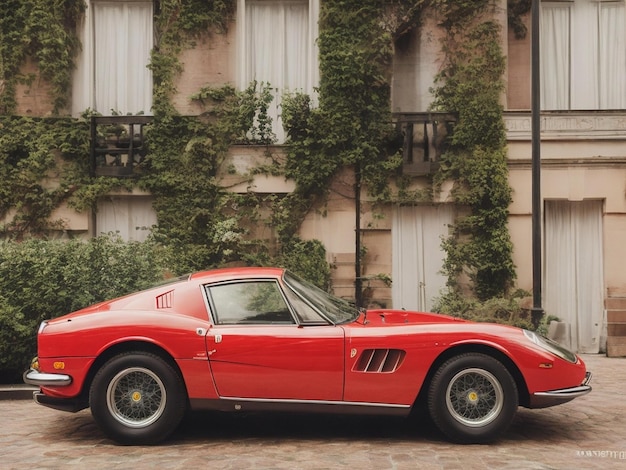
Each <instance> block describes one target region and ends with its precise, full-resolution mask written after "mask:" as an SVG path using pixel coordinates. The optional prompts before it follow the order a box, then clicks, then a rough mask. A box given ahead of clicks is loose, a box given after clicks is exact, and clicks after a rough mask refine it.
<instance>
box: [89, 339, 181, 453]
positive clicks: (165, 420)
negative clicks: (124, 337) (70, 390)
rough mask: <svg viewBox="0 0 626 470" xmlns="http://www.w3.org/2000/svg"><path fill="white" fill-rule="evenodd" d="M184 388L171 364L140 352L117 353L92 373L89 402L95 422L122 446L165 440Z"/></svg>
mask: <svg viewBox="0 0 626 470" xmlns="http://www.w3.org/2000/svg"><path fill="white" fill-rule="evenodd" d="M187 404H188V402H187V391H186V389H185V384H184V382H183V380H182V377H181V376H180V374H179V372H178V371H177V370H176V369H175V366H174V365H173V364H172V363H171V362H168V361H167V360H166V359H164V358H163V357H160V356H157V355H155V354H151V353H149V352H144V351H129V352H124V353H120V354H118V355H117V356H114V357H112V358H111V359H109V360H108V361H107V362H106V363H104V365H102V367H100V369H99V370H98V372H97V373H96V375H95V376H94V379H93V382H92V384H91V387H90V392H89V407H90V408H91V414H92V415H93V417H94V419H95V420H96V423H97V424H98V426H99V427H100V428H101V429H102V430H103V431H104V432H105V434H107V435H108V436H109V437H110V438H112V439H114V440H115V441H117V442H119V443H121V444H125V445H151V444H155V443H157V442H160V441H162V440H164V439H166V438H167V437H168V436H169V435H170V434H171V433H172V432H173V431H174V430H175V429H176V427H177V426H178V425H179V424H180V422H181V420H182V418H183V416H184V414H185V410H186V409H187Z"/></svg>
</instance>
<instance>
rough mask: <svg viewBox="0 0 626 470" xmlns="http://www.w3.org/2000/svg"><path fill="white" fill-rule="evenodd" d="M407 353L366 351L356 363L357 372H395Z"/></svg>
mask: <svg viewBox="0 0 626 470" xmlns="http://www.w3.org/2000/svg"><path fill="white" fill-rule="evenodd" d="M405 355H406V352H405V351H403V350H402V349H365V350H364V351H363V352H362V353H361V357H359V360H358V361H357V362H356V364H355V366H354V370H355V371H356V372H394V371H395V370H396V369H397V368H398V367H400V364H402V361H403V360H404V356H405Z"/></svg>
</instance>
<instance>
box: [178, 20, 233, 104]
mask: <svg viewBox="0 0 626 470" xmlns="http://www.w3.org/2000/svg"><path fill="white" fill-rule="evenodd" d="M236 57H237V54H236V28H235V25H231V27H230V28H229V29H228V31H227V32H226V33H224V34H221V33H220V34H218V33H212V34H207V35H204V36H202V37H200V38H199V39H197V40H196V41H195V46H194V47H193V48H192V49H186V50H185V51H183V53H182V54H181V56H180V62H181V64H182V66H183V72H182V73H181V74H180V75H179V76H178V77H177V78H176V81H175V86H176V90H177V92H176V96H175V97H174V99H173V103H174V106H175V107H176V109H177V110H178V112H180V113H181V114H184V115H195V114H198V113H200V112H201V110H200V109H199V107H198V105H196V104H194V103H192V101H191V100H190V99H189V97H190V96H191V95H192V94H194V93H197V92H198V91H199V90H200V89H201V88H202V87H206V86H209V85H210V86H211V87H215V88H218V87H220V86H223V85H226V84H230V85H233V86H234V84H235V61H236Z"/></svg>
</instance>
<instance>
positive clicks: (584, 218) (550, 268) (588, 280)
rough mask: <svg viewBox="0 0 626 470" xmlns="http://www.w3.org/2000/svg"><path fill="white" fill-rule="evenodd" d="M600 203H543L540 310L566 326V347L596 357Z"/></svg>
mask: <svg viewBox="0 0 626 470" xmlns="http://www.w3.org/2000/svg"><path fill="white" fill-rule="evenodd" d="M602 239H603V235H602V201H580V202H570V201H546V203H545V266H544V285H543V294H544V298H545V301H544V308H545V311H546V314H548V315H555V316H557V317H559V319H560V320H561V321H563V322H565V323H566V324H567V329H568V333H569V335H568V338H567V339H568V344H567V345H566V346H568V347H570V348H571V349H573V350H575V351H578V352H581V353H597V352H599V350H600V347H601V346H602V345H601V344H600V342H601V341H600V340H601V334H602V327H603V319H604V307H603V305H604V276H603V248H602Z"/></svg>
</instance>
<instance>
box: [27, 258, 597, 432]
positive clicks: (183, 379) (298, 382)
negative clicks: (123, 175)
mask: <svg viewBox="0 0 626 470" xmlns="http://www.w3.org/2000/svg"><path fill="white" fill-rule="evenodd" d="M38 354H39V356H38V358H36V359H35V360H34V361H33V364H32V366H31V369H30V370H28V371H26V372H25V373H24V381H25V382H26V383H28V384H33V385H37V386H39V387H41V390H40V391H39V392H36V393H35V394H34V398H35V401H36V402H37V403H39V404H42V405H45V406H49V407H51V408H55V409H60V410H65V411H78V410H81V409H84V408H87V407H89V408H91V413H92V415H93V417H94V419H95V421H96V422H97V424H98V425H99V426H100V427H101V429H102V430H103V431H104V433H106V434H107V435H108V436H109V437H111V438H112V439H114V440H116V441H118V442H120V443H123V444H153V443H156V442H159V441H161V440H163V439H165V438H166V437H167V436H169V435H170V433H171V432H172V431H173V430H174V429H175V428H176V427H177V425H178V424H179V423H180V421H181V419H182V417H183V415H184V414H185V412H186V410H188V409H192V410H193V409H209V410H222V411H237V412H242V411H249V410H257V411H260V410H264V411H272V410H274V411H278V410H280V411H300V412H330V413H379V414H393V415H408V414H409V413H410V412H411V410H412V409H413V408H414V407H416V406H419V405H420V404H424V405H425V406H426V407H427V408H428V410H429V413H430V415H431V416H432V418H433V421H434V422H435V424H436V425H437V426H438V427H439V428H440V429H441V431H442V432H443V433H444V434H445V435H447V436H448V437H449V438H450V439H451V440H453V441H456V442H463V443H477V442H488V441H491V440H494V439H495V438H497V437H499V436H501V435H502V433H503V431H504V430H506V428H507V427H508V426H509V424H510V423H511V420H512V419H513V416H514V414H515V412H516V410H517V407H518V406H524V407H528V408H542V407H547V406H552V405H556V404H559V403H564V402H567V401H569V400H572V399H573V398H576V397H579V396H581V395H584V394H586V393H588V392H589V391H591V387H590V386H589V385H588V382H589V380H590V373H589V372H587V371H586V369H585V364H584V363H583V361H582V360H581V359H580V358H579V357H577V356H576V355H575V354H573V353H571V352H569V351H568V350H566V349H563V348H562V347H561V346H559V345H558V344H556V343H554V342H552V341H549V340H547V339H545V338H543V337H540V336H538V335H536V334H535V333H533V332H530V331H526V330H522V329H519V328H514V327H509V326H503V325H494V324H486V323H474V322H468V321H464V320H460V319H458V318H453V317H449V316H445V315H437V314H433V313H418V312H407V311H403V310H387V309H380V310H368V311H359V310H357V309H356V308H355V307H354V306H353V305H351V304H349V303H347V302H345V301H343V300H341V299H338V298H336V297H333V296H331V295H329V294H327V293H325V292H323V291H322V290H320V289H318V288H316V287H314V286H313V285H311V284H309V283H307V282H306V281H303V280H302V279H300V278H298V277H297V276H295V275H293V274H291V273H290V272H288V271H285V270H283V269H277V268H233V269H218V270H213V271H208V272H203V273H197V274H193V275H191V276H188V277H185V278H181V279H178V280H177V281H176V282H173V283H169V284H164V285H161V286H159V287H156V288H153V289H150V290H146V291H142V292H139V293H136V294H132V295H128V296H126V297H122V298H119V299H115V300H111V301H108V302H103V303H100V304H97V305H94V306H91V307H88V308H85V309H83V310H80V311H78V312H74V313H71V314H69V315H65V316H63V317H60V318H55V319H53V320H47V321H44V322H43V323H42V324H41V326H40V327H39V332H38Z"/></svg>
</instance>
